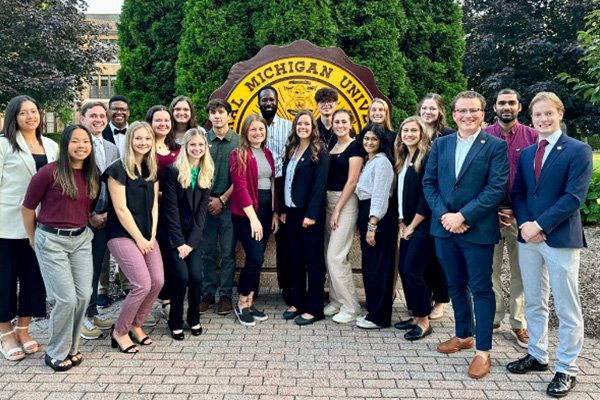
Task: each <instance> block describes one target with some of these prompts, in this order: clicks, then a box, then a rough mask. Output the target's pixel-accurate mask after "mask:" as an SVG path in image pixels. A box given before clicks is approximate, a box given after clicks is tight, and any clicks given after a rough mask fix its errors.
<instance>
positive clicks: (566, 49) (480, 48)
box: [463, 0, 600, 136]
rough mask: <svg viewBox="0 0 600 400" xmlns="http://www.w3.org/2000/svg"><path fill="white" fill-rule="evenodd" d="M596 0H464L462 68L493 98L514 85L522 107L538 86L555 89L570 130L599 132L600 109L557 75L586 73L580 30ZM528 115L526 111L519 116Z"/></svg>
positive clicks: (544, 89) (476, 84) (479, 88)
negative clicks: (583, 64)
mask: <svg viewBox="0 0 600 400" xmlns="http://www.w3.org/2000/svg"><path fill="white" fill-rule="evenodd" d="M593 3H594V2H593V0H582V1H564V0H544V1H540V0H521V1H509V2H497V1H490V0H477V1H474V0H465V1H464V4H463V13H464V19H463V27H464V29H465V34H466V38H467V50H466V52H465V56H464V59H463V63H464V64H463V71H464V73H465V76H467V78H468V80H469V86H471V87H473V88H474V89H475V90H477V91H479V92H481V93H482V94H483V95H484V96H486V98H488V99H490V100H491V99H493V98H494V96H495V94H496V92H497V91H498V90H499V89H502V88H504V87H511V88H513V89H516V90H518V91H519V92H520V93H521V96H522V97H523V100H524V108H526V107H527V105H528V103H529V101H530V100H531V98H532V97H533V96H534V95H535V94H536V93H537V92H540V91H553V92H555V93H556V94H557V95H558V96H559V97H560V98H561V99H562V100H563V102H564V103H565V106H566V113H565V123H566V124H567V127H568V131H569V134H571V135H577V136H578V135H586V134H591V133H596V132H598V131H599V128H600V120H599V117H600V110H598V108H597V107H594V106H593V104H592V103H590V102H588V101H584V100H582V99H581V97H579V96H578V95H577V93H575V92H573V91H572V90H571V88H570V87H569V84H568V83H566V82H564V81H562V80H561V79H560V78H559V77H558V75H559V73H561V72H566V73H568V74H569V75H571V76H574V77H582V76H583V69H582V68H581V64H578V60H579V59H580V58H581V56H582V55H583V52H582V48H581V46H580V43H579V42H578V41H577V32H578V31H580V30H582V29H583V28H584V16H585V15H586V14H587V13H589V12H590V11H591V10H592V9H593V7H594V4H593ZM488 115H490V114H488ZM526 118H527V116H526V113H523V115H522V118H521V119H526Z"/></svg>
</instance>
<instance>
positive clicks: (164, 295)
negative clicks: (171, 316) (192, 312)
mask: <svg viewBox="0 0 600 400" xmlns="http://www.w3.org/2000/svg"><path fill="white" fill-rule="evenodd" d="M158 222H159V224H161V223H162V229H161V225H159V227H158V229H159V230H158V232H157V235H156V242H157V243H158V247H160V248H161V249H169V248H170V247H171V243H170V241H169V238H168V236H167V232H166V226H164V224H165V222H164V221H162V220H160V219H159V221H158ZM175 250H177V249H175ZM161 254H162V261H163V267H164V269H165V271H167V270H169V269H174V268H177V267H176V266H174V265H172V262H173V257H171V256H170V254H166V252H165V253H161ZM178 254H179V253H178ZM190 255H191V253H190ZM177 257H179V255H177ZM188 257H189V256H188ZM171 278H172V277H171V276H170V274H167V273H165V284H164V285H163V287H162V289H160V293H158V298H159V299H160V300H169V299H171V290H172V288H171ZM201 278H202V277H201ZM173 290H175V289H173ZM184 291H185V289H184ZM175 329H181V328H175Z"/></svg>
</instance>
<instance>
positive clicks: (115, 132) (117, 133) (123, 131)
mask: <svg viewBox="0 0 600 400" xmlns="http://www.w3.org/2000/svg"><path fill="white" fill-rule="evenodd" d="M125 132H127V128H124V129H116V128H115V131H114V134H115V135H124V134H125Z"/></svg>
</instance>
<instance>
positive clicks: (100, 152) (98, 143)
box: [79, 101, 119, 339]
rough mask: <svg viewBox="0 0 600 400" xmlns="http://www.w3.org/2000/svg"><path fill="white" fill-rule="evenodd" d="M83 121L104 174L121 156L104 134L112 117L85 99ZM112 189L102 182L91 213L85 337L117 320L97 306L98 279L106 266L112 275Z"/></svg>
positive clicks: (94, 336) (99, 334) (93, 336)
mask: <svg viewBox="0 0 600 400" xmlns="http://www.w3.org/2000/svg"><path fill="white" fill-rule="evenodd" d="M79 114H80V117H79V122H80V123H81V124H82V125H84V126H85V127H86V128H88V130H89V131H90V132H91V133H92V136H93V140H94V154H95V156H96V165H97V167H98V170H99V172H100V173H101V174H102V173H103V172H104V170H105V169H106V167H108V166H109V165H110V164H111V163H112V162H113V161H115V160H116V159H118V158H119V150H118V149H117V146H115V145H114V144H113V143H111V142H109V141H108V140H104V139H103V138H102V131H104V128H106V124H107V123H108V120H107V118H106V106H105V105H104V103H102V102H99V101H93V102H88V103H85V104H84V105H83V106H82V107H81V110H80V112H79ZM108 201H109V199H108V193H107V189H106V183H102V184H101V187H100V194H99V195H98V202H97V204H96V208H95V210H94V212H93V213H92V216H91V217H90V221H89V223H90V226H91V228H92V231H93V232H94V239H93V240H92V257H93V260H94V274H93V276H92V297H91V298H90V304H89V306H88V309H87V312H86V317H87V318H85V319H84V321H83V327H82V329H81V337H82V338H84V339H99V338H101V337H102V330H106V329H110V327H111V326H112V324H113V322H112V321H110V320H109V319H107V318H103V317H102V316H100V315H99V314H98V308H97V307H96V298H97V296H98V281H99V280H100V274H101V273H102V269H103V266H104V267H105V268H106V271H105V273H106V275H108V263H106V264H105V263H104V256H105V255H106V243H107V237H106V229H105V228H106V209H107V202H108Z"/></svg>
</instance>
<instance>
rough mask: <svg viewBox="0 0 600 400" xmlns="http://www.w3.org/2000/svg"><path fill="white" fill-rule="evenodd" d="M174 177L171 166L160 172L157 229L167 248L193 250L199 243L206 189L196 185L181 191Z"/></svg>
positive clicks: (175, 172)
mask: <svg viewBox="0 0 600 400" xmlns="http://www.w3.org/2000/svg"><path fill="white" fill-rule="evenodd" d="M178 174H179V171H177V169H176V168H175V167H174V166H173V165H169V166H168V167H167V168H165V169H164V181H163V183H164V185H163V187H162V200H161V203H160V213H159V221H160V225H163V226H161V228H162V229H161V230H162V231H163V233H165V234H166V236H167V238H168V241H169V246H170V247H171V248H173V249H174V248H177V247H179V246H181V245H183V244H187V245H188V246H190V247H192V248H194V249H197V248H198V247H199V246H200V241H201V240H202V230H203V229H204V221H205V220H206V211H207V209H208V200H209V199H210V189H201V188H200V187H199V186H198V184H196V187H195V188H194V190H192V187H191V186H190V187H189V188H187V189H184V188H182V187H181V184H180V183H179V182H178V181H177V176H178Z"/></svg>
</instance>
